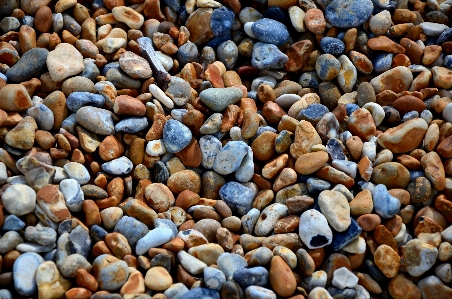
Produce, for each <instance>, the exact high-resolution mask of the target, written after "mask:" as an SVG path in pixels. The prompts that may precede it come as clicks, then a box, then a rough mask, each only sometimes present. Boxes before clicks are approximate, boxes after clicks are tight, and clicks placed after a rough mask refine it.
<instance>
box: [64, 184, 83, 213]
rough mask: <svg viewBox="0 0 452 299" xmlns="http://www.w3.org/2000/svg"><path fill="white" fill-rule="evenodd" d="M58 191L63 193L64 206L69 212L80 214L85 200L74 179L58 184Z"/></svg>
mask: <svg viewBox="0 0 452 299" xmlns="http://www.w3.org/2000/svg"><path fill="white" fill-rule="evenodd" d="M60 191H61V193H63V196H64V199H65V200H66V205H67V207H68V209H69V211H71V212H80V211H81V210H82V204H83V201H84V200H85V197H84V194H83V192H82V189H81V188H80V184H79V183H78V182H77V181H76V180H74V179H66V180H62V181H61V182H60Z"/></svg>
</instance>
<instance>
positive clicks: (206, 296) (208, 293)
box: [184, 288, 220, 299]
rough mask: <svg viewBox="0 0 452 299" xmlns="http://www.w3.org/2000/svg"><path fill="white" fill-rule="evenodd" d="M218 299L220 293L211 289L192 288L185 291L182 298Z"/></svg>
mask: <svg viewBox="0 0 452 299" xmlns="http://www.w3.org/2000/svg"><path fill="white" fill-rule="evenodd" d="M200 298H202V299H220V294H219V293H218V292H217V291H215V290H211V289H206V288H194V289H191V290H190V291H188V292H187V293H185V295H184V299H200Z"/></svg>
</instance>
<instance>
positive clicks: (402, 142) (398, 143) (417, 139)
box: [377, 118, 428, 154]
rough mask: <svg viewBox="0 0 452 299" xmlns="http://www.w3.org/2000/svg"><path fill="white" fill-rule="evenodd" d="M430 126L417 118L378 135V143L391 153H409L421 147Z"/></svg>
mask: <svg viewBox="0 0 452 299" xmlns="http://www.w3.org/2000/svg"><path fill="white" fill-rule="evenodd" d="M427 129H428V124H427V122H426V121H425V120H424V119H422V118H415V119H412V120H409V121H407V122H404V123H402V124H400V125H398V126H397V127H393V128H390V129H388V130H386V131H385V132H384V133H383V134H380V135H378V138H377V142H378V144H379V145H381V146H382V147H384V148H387V149H389V150H390V151H391V152H393V153H396V154H399V153H406V152H409V151H411V150H413V149H415V148H417V147H418V146H419V144H420V143H421V142H422V140H423V139H424V135H425V133H426V132H427Z"/></svg>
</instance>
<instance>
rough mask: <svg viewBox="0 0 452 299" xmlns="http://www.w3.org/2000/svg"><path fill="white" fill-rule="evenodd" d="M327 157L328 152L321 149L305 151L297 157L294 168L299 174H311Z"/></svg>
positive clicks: (320, 166) (321, 165) (323, 163)
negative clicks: (318, 150)
mask: <svg viewBox="0 0 452 299" xmlns="http://www.w3.org/2000/svg"><path fill="white" fill-rule="evenodd" d="M328 159H329V157H328V154H327V153H326V152H323V151H320V152H312V153H306V154H303V155H301V156H300V157H299V158H298V159H297V161H296V163H295V170H296V171H297V172H298V173H299V174H301V175H308V174H312V173H314V172H316V171H317V170H319V169H320V168H322V167H323V166H324V165H325V163H326V162H328Z"/></svg>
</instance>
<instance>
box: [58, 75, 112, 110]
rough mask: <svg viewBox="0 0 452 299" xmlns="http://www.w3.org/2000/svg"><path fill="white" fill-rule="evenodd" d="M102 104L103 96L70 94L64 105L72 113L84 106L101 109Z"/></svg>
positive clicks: (89, 93) (81, 93)
mask: <svg viewBox="0 0 452 299" xmlns="http://www.w3.org/2000/svg"><path fill="white" fill-rule="evenodd" d="M66 82H67V81H66ZM104 104H105V99H104V97H103V96H101V95H99V94H94V93H91V92H72V93H71V94H70V95H69V96H68V97H67V99H66V105H67V107H68V108H69V109H70V110H71V111H72V112H77V111H78V110H79V109H80V108H82V107H84V106H93V107H98V108H102V107H103V106H104Z"/></svg>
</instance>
